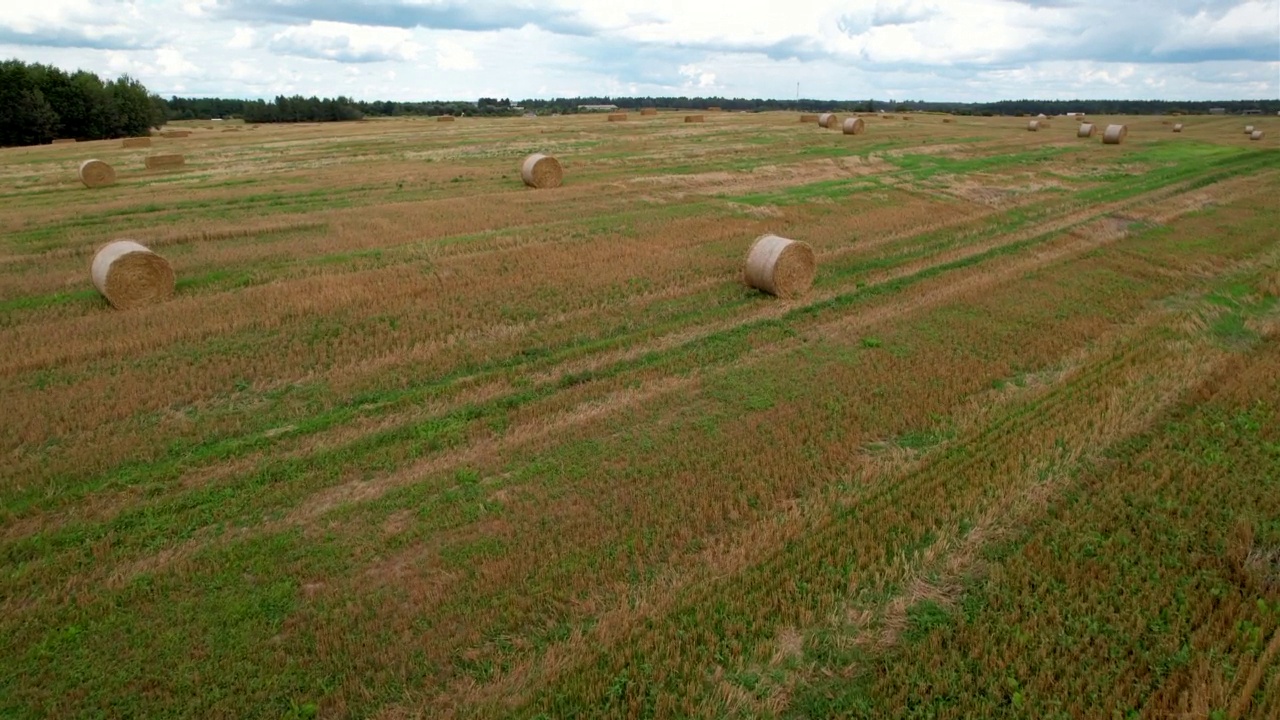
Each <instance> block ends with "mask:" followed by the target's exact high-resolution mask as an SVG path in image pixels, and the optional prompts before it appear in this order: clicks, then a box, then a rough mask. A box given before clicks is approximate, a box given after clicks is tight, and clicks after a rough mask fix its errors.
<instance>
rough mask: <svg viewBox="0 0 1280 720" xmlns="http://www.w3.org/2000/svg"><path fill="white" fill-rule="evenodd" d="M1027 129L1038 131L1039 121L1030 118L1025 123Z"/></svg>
mask: <svg viewBox="0 0 1280 720" xmlns="http://www.w3.org/2000/svg"><path fill="white" fill-rule="evenodd" d="M1027 130H1029V131H1031V132H1039V131H1040V121H1039V120H1032V121H1031V122H1029V123H1027Z"/></svg>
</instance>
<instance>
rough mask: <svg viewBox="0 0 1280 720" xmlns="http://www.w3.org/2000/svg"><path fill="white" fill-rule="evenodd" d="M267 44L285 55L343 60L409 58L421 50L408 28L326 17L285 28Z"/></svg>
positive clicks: (415, 55)
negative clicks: (356, 23)
mask: <svg viewBox="0 0 1280 720" xmlns="http://www.w3.org/2000/svg"><path fill="white" fill-rule="evenodd" d="M267 45H268V47H269V48H270V49H271V50H272V51H274V52H277V53H280V54H282V55H296V56H299V57H305V58H314V59H318V60H336V61H340V62H384V61H410V60H415V59H417V57H418V52H419V50H420V47H419V46H418V44H417V43H415V42H414V41H413V39H412V35H411V33H410V32H409V31H408V30H402V29H400V28H388V27H371V26H368V25H350V24H347V23H336V22H325V21H312V22H311V23H310V24H308V25H297V26H293V27H288V28H285V29H284V30H282V31H280V32H278V33H276V34H275V35H273V36H271V40H270V41H269V42H268V43H267Z"/></svg>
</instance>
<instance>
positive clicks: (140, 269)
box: [90, 240, 174, 310]
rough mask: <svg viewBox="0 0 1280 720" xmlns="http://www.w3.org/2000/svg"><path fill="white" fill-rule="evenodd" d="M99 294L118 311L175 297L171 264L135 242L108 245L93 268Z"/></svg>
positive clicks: (92, 272)
mask: <svg viewBox="0 0 1280 720" xmlns="http://www.w3.org/2000/svg"><path fill="white" fill-rule="evenodd" d="M90 274H91V275H92V276H93V284H94V286H95V287H97V288H98V292H100V293H102V296H103V297H105V298H106V299H107V302H109V303H111V306H112V307H114V308H116V309H117V310H128V309H129V308H133V307H138V306H139V305H148V304H150V303H154V302H158V301H160V300H163V299H164V298H167V297H169V296H170V295H172V294H173V285H174V277H173V268H172V267H170V266H169V262H168V261H167V260H165V259H164V258H162V257H160V256H159V255H157V254H155V253H153V252H151V251H150V250H149V249H147V248H146V247H145V246H143V245H141V244H139V243H136V242H134V241H133V240H116V241H115V242H110V243H107V244H106V245H105V246H103V248H102V249H101V250H99V251H98V253H97V254H96V255H94V256H93V265H92V267H91V268H90Z"/></svg>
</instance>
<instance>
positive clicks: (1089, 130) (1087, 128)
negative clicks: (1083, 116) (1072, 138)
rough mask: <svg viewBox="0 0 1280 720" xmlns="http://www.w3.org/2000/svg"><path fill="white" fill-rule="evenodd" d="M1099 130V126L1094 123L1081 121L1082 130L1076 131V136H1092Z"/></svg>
mask: <svg viewBox="0 0 1280 720" xmlns="http://www.w3.org/2000/svg"><path fill="white" fill-rule="evenodd" d="M1096 130H1097V126H1095V125H1094V124H1093V123H1080V130H1079V131H1078V132H1077V133H1076V137H1082V138H1091V137H1093V133H1094V132H1095V131H1096Z"/></svg>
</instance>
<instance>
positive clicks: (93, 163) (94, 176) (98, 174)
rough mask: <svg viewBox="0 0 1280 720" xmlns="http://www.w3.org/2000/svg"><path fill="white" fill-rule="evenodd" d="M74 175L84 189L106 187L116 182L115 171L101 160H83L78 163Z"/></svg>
mask: <svg viewBox="0 0 1280 720" xmlns="http://www.w3.org/2000/svg"><path fill="white" fill-rule="evenodd" d="M76 175H77V176H78V177H79V178H80V182H82V183H84V186H85V187H91V188H96V187H106V186H107V185H111V184H113V183H115V181H116V171H115V169H113V168H112V167H111V166H110V165H108V164H106V163H104V162H102V161H101V160H85V161H84V162H82V163H80V168H79V169H78V170H76Z"/></svg>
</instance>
